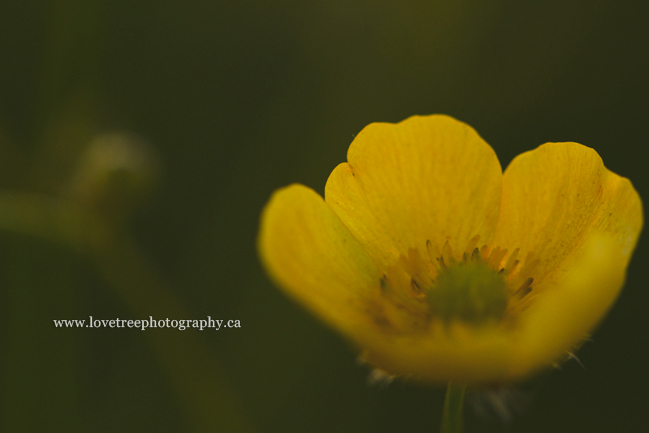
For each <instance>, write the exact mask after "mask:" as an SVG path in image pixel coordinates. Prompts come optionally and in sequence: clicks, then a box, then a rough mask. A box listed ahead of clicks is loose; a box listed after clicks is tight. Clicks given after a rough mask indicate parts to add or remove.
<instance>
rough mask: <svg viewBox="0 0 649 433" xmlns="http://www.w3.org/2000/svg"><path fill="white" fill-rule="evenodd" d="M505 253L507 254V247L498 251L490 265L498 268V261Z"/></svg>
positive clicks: (500, 260)
mask: <svg viewBox="0 0 649 433" xmlns="http://www.w3.org/2000/svg"><path fill="white" fill-rule="evenodd" d="M506 254H507V248H505V249H504V250H501V251H500V253H499V254H498V255H497V256H496V260H494V262H493V263H492V267H493V268H494V269H498V268H500V262H502V261H503V259H504V258H505V255H506Z"/></svg>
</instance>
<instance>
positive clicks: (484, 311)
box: [426, 262, 507, 323]
mask: <svg viewBox="0 0 649 433" xmlns="http://www.w3.org/2000/svg"><path fill="white" fill-rule="evenodd" d="M426 300H427V301H428V304H429V305H430V309H431V312H432V313H433V315H434V316H435V317H437V318H439V319H441V320H443V321H445V322H449V321H451V320H457V319H459V320H463V321H465V322H471V323H482V322H486V321H490V320H500V319H501V318H502V317H503V315H504V314H505V310H506V309H507V287H506V283H505V280H504V278H503V277H502V276H500V275H499V274H498V273H497V272H496V271H494V270H493V269H491V268H490V267H489V266H487V264H485V263H483V262H469V263H460V264H457V265H454V266H451V267H449V268H446V269H442V270H441V271H440V273H439V275H438V277H437V281H436V282H435V285H434V286H433V287H432V288H431V289H430V290H429V291H428V293H427V294H426Z"/></svg>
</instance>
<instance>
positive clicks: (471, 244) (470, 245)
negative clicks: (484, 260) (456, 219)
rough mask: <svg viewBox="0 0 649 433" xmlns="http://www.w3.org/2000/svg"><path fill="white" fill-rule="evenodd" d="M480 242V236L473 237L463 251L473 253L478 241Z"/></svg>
mask: <svg viewBox="0 0 649 433" xmlns="http://www.w3.org/2000/svg"><path fill="white" fill-rule="evenodd" d="M479 240H480V235H475V236H474V237H472V238H471V239H469V243H467V244H466V248H465V249H464V251H466V252H467V253H469V252H470V251H473V249H474V248H475V247H476V246H477V245H478V241H479Z"/></svg>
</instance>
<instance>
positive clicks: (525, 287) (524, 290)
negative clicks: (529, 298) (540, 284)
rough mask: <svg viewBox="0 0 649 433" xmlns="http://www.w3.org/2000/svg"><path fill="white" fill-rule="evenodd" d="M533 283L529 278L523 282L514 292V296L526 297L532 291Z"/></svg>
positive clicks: (532, 279)
mask: <svg viewBox="0 0 649 433" xmlns="http://www.w3.org/2000/svg"><path fill="white" fill-rule="evenodd" d="M533 282H534V278H532V277H530V278H528V279H527V280H525V282H524V283H523V284H522V285H521V286H520V287H519V288H518V289H517V290H516V291H515V292H514V295H518V294H521V298H522V297H523V296H525V295H527V294H528V293H529V292H531V291H532V289H531V287H532V283H533Z"/></svg>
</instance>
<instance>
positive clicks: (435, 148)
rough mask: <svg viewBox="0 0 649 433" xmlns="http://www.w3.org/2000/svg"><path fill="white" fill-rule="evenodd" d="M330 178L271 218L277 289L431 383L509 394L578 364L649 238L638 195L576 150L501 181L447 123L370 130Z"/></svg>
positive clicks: (292, 191)
mask: <svg viewBox="0 0 649 433" xmlns="http://www.w3.org/2000/svg"><path fill="white" fill-rule="evenodd" d="M347 159H348V162H347V163H342V164H340V165H339V166H338V167H336V169H335V170H334V171H333V172H332V173H331V175H330V176H329V179H328V181H327V184H326V187H325V198H324V200H323V199H322V198H321V197H320V196H319V195H318V194H317V193H316V192H314V191H313V190H311V189H309V188H307V187H305V186H303V185H297V184H295V185H291V186H288V187H286V188H283V189H280V190H278V191H276V192H275V193H274V194H273V196H272V197H271V199H270V201H269V203H268V204H267V205H266V207H265V209H264V211H263V214H262V218H261V228H260V233H259V241H258V242H259V251H260V255H261V258H262V261H263V264H264V266H265V267H266V269H267V270H268V272H269V274H270V275H271V276H272V278H273V279H274V280H275V282H276V283H277V284H278V285H279V287H281V288H282V289H284V290H285V291H286V292H287V293H288V294H289V295H291V296H292V297H294V298H295V299H297V300H298V301H299V302H300V303H302V304H304V305H305V306H306V307H307V308H309V309H310V310H311V311H312V312H313V313H314V314H315V315H317V316H319V317H320V318H322V319H323V320H324V321H325V322H326V323H328V324H329V325H331V326H333V327H334V328H335V329H337V330H338V331H340V332H341V333H342V334H343V335H345V336H346V337H347V338H348V339H349V340H350V341H351V342H352V343H353V344H354V345H355V346H356V347H357V348H358V349H359V351H360V354H361V356H362V357H363V359H364V360H366V361H367V362H368V363H370V364H372V365H374V366H375V367H377V368H378V369H380V370H383V371H385V372H387V373H389V374H393V375H401V376H406V377H409V378H412V379H416V380H424V381H429V382H447V381H454V382H459V383H465V384H492V383H503V382H510V381H515V380H518V379H522V378H525V377H527V376H529V375H530V374H532V373H534V372H536V371H538V370H540V369H542V368H544V367H546V366H551V365H553V364H556V363H558V362H561V361H562V360H564V359H566V357H567V355H568V354H570V353H571V352H573V351H574V350H576V348H577V347H578V346H579V344H580V343H581V342H582V341H583V340H584V338H586V337H587V336H588V333H589V332H591V331H592V329H593V328H594V327H595V326H596V325H597V323H598V322H599V321H600V320H601V318H602V317H603V315H604V314H605V313H606V312H607V310H608V309H609V308H610V306H611V305H612V303H613V302H614V300H615V299H616V297H617V295H618V293H619V290H620V288H621V287H622V284H623V282H624V277H625V271H626V267H627V265H628V263H629V260H630V257H631V253H632V251H633V249H634V247H635V244H636V241H637V238H638V235H639V233H640V230H641V228H642V224H643V215H642V204H641V201H640V198H639V196H638V194H637V193H636V191H635V190H634V188H633V186H632V185H631V183H630V182H629V180H627V179H625V178H622V177H620V176H618V175H616V174H614V173H612V172H610V171H609V170H607V169H606V168H605V167H604V165H603V163H602V160H601V159H600V157H599V156H598V155H597V153H596V152H595V151H594V150H592V149H590V148H588V147H585V146H582V145H580V144H576V143H547V144H544V145H542V146H540V147H538V148H537V149H535V150H532V151H529V152H525V153H523V154H522V155H519V156H518V157H516V158H515V159H514V160H513V161H512V162H511V164H510V165H509V166H508V167H507V169H506V170H505V172H504V173H503V172H502V169H501V167H500V163H499V162H498V159H497V158H496V155H495V153H494V151H493V150H492V149H491V147H490V146H489V145H488V144H487V143H486V142H485V141H484V140H483V139H482V138H481V137H480V136H479V135H478V134H477V133H476V132H475V131H474V130H473V129H472V128H471V127H470V126H468V125H466V124H464V123H462V122H459V121H457V120H455V119H453V118H451V117H448V116H442V115H433V116H415V117H411V118H409V119H407V120H405V121H403V122H401V123H398V124H386V123H374V124H371V125H369V126H367V127H366V128H365V129H363V131H362V132H361V133H360V134H359V135H358V136H357V137H356V138H355V140H354V141H353V143H352V144H351V146H350V148H349V151H348V154H347Z"/></svg>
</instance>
